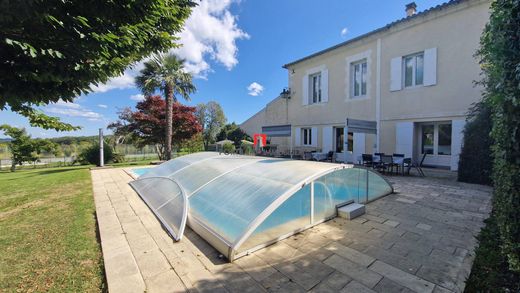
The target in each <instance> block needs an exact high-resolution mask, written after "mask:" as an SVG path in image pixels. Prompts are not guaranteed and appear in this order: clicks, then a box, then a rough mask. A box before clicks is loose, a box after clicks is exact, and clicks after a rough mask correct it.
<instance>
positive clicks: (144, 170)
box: [132, 168, 150, 177]
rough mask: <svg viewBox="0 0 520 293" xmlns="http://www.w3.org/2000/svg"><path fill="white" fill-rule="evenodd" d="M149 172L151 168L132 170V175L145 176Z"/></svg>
mask: <svg viewBox="0 0 520 293" xmlns="http://www.w3.org/2000/svg"><path fill="white" fill-rule="evenodd" d="M148 171H150V168H135V169H132V173H134V174H135V175H136V177H140V176H143V175H144V174H146V173H147V172H148Z"/></svg>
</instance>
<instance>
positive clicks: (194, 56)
mask: <svg viewBox="0 0 520 293" xmlns="http://www.w3.org/2000/svg"><path fill="white" fill-rule="evenodd" d="M233 2H234V1H233V0H207V1H201V2H200V3H199V5H198V6H197V7H195V8H194V9H193V11H192V13H191V15H190V17H189V18H188V20H187V21H186V23H185V28H184V30H183V31H182V32H181V33H180V35H179V37H180V41H179V42H180V43H181V44H183V46H182V47H180V48H176V49H174V50H173V52H174V53H175V54H177V55H178V56H179V57H181V58H183V59H185V60H186V69H187V70H188V71H189V72H191V73H192V74H194V75H195V76H196V77H202V78H204V77H205V76H206V75H207V74H208V72H211V67H210V65H209V63H208V61H209V60H207V57H209V58H211V59H212V60H214V61H215V62H217V63H219V64H222V65H223V66H224V67H226V69H228V70H231V69H232V68H233V67H235V66H236V65H237V64H238V59H237V52H238V48H237V45H236V41H237V40H240V39H248V38H249V35H248V34H247V33H246V32H244V31H242V30H241V29H240V28H239V27H238V25H237V23H236V20H237V17H236V16H235V15H233V14H232V13H231V12H230V10H229V9H230V6H231V4H232V3H233Z"/></svg>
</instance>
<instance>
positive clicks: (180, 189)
mask: <svg viewBox="0 0 520 293" xmlns="http://www.w3.org/2000/svg"><path fill="white" fill-rule="evenodd" d="M130 185H131V186H132V187H133V188H134V190H135V191H136V192H137V193H138V194H139V195H140V196H141V198H142V199H143V200H144V201H145V202H146V204H147V205H148V206H149V208H150V209H151V210H152V211H153V213H154V214H155V215H156V217H157V218H158V219H159V220H160V221H161V223H162V224H163V226H164V227H165V228H166V229H167V230H168V232H169V233H170V234H171V236H172V237H173V238H174V239H175V240H177V241H178V240H180V239H181V238H182V235H183V233H184V227H185V226H186V224H187V225H189V226H190V228H191V229H192V230H194V231H195V232H196V233H197V234H199V235H200V236H201V237H202V238H203V239H205V240H206V241H207V242H208V243H210V244H211V245H212V246H213V247H215V248H216V249H217V250H218V251H219V252H221V253H222V254H223V255H225V256H226V257H227V258H228V259H229V260H230V261H233V260H235V259H237V258H239V257H241V256H244V255H246V254H248V253H250V252H252V251H255V250H257V249H260V248H263V247H265V246H267V245H270V244H272V243H274V242H276V241H279V240H281V239H284V238H286V237H289V236H291V235H293V234H295V233H298V232H300V231H302V230H305V229H308V228H310V227H312V226H314V225H317V224H319V223H322V222H324V221H326V220H329V219H331V218H333V217H335V216H336V215H337V207H338V206H341V205H344V204H345V203H346V202H349V201H352V200H353V201H355V202H359V203H366V202H369V201H372V200H374V199H377V198H379V197H382V196H385V195H387V194H390V193H392V192H393V188H392V186H391V185H390V184H389V183H388V182H387V181H386V180H385V179H384V178H383V177H381V176H379V175H378V174H377V173H375V172H373V171H371V170H369V169H366V168H361V167H355V166H353V165H345V164H332V163H321V162H313V161H301V160H286V159H276V158H266V157H253V156H238V155H221V154H218V153H214V152H201V153H195V154H191V155H187V156H183V157H179V158H176V159H173V160H170V161H168V162H165V163H163V164H161V165H159V166H158V167H155V168H151V169H150V171H148V172H146V173H145V174H143V175H142V176H140V177H138V178H137V179H136V180H135V181H132V182H131V183H130Z"/></svg>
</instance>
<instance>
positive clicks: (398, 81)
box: [390, 57, 403, 92]
mask: <svg viewBox="0 0 520 293" xmlns="http://www.w3.org/2000/svg"><path fill="white" fill-rule="evenodd" d="M402 70H403V57H395V58H392V60H391V61H390V91H392V92H393V91H400V90H401V87H402V74H403V73H402Z"/></svg>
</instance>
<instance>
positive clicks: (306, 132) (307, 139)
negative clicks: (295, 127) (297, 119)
mask: <svg viewBox="0 0 520 293" xmlns="http://www.w3.org/2000/svg"><path fill="white" fill-rule="evenodd" d="M301 132H302V133H301V140H302V141H301V145H303V146H312V128H310V127H306V128H303V127H302V128H301Z"/></svg>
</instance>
